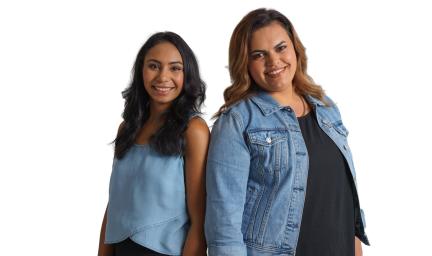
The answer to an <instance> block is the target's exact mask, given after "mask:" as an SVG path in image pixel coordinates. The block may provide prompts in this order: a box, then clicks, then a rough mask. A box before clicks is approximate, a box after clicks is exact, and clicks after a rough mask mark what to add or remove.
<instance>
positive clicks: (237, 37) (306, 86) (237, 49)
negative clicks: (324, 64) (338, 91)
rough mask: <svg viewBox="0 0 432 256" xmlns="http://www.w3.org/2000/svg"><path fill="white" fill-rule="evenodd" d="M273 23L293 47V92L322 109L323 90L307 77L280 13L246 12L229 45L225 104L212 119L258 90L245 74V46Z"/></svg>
mask: <svg viewBox="0 0 432 256" xmlns="http://www.w3.org/2000/svg"><path fill="white" fill-rule="evenodd" d="M274 21H277V22H279V23H280V24H281V25H282V27H283V28H285V30H286V31H287V33H288V36H289V38H290V39H291V42H292V44H293V46H294V51H295V54H296V58H297V69H296V72H295V74H294V78H293V86H294V90H295V91H296V92H297V93H298V94H300V95H302V96H306V95H311V96H313V97H315V98H317V99H319V100H321V101H323V102H324V103H325V104H326V105H328V103H327V102H326V101H325V100H324V95H325V93H324V90H323V89H322V88H321V86H319V85H317V84H315V83H314V81H313V79H312V78H311V77H310V76H309V75H308V74H307V57H306V51H305V47H304V46H303V44H302V42H301V41H300V38H299V37H298V35H297V32H296V31H295V29H294V26H293V25H292V23H291V22H290V21H289V20H288V18H287V17H285V16H284V15H283V14H282V13H280V12H278V11H276V10H272V9H264V8H260V9H256V10H253V11H251V12H249V13H248V14H247V15H246V16H245V17H243V19H242V20H241V21H240V22H239V24H238V25H237V27H236V28H235V29H234V31H233V33H232V35H231V40H230V44H229V65H228V68H229V72H230V76H231V82H232V84H231V86H229V87H228V88H226V89H225V91H224V99H225V104H223V105H222V107H221V108H220V109H219V111H218V112H217V113H216V114H215V115H214V117H218V116H219V115H220V114H222V113H223V112H224V111H225V110H226V109H227V108H229V107H230V106H232V105H233V104H235V103H237V102H239V101H240V100H242V99H245V98H247V97H249V96H251V95H252V94H254V93H255V92H256V91H257V90H258V88H259V87H258V85H257V84H256V83H255V81H254V80H253V79H252V77H251V76H250V74H249V70H248V62H249V51H250V49H249V45H250V41H251V38H252V34H253V32H255V31H256V30H258V29H260V28H262V27H265V26H267V25H269V24H270V23H272V22H274Z"/></svg>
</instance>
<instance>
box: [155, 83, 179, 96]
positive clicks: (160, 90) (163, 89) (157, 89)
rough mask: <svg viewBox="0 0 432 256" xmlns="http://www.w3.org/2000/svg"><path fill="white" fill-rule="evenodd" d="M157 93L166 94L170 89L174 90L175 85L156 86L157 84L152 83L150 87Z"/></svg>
mask: <svg viewBox="0 0 432 256" xmlns="http://www.w3.org/2000/svg"><path fill="white" fill-rule="evenodd" d="M151 88H152V89H153V90H154V91H155V92H156V93H157V94H158V95H166V94H168V93H169V92H170V91H172V90H174V89H175V87H167V86H157V85H152V87H151Z"/></svg>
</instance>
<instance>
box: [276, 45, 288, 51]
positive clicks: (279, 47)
mask: <svg viewBox="0 0 432 256" xmlns="http://www.w3.org/2000/svg"><path fill="white" fill-rule="evenodd" d="M285 49H286V45H281V46H278V47H277V48H276V50H277V51H278V52H281V51H283V50H285Z"/></svg>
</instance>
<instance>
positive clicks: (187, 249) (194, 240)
mask: <svg viewBox="0 0 432 256" xmlns="http://www.w3.org/2000/svg"><path fill="white" fill-rule="evenodd" d="M182 255H183V256H205V255H207V245H206V241H205V237H204V230H203V228H202V227H195V226H193V225H192V226H191V227H190V229H189V232H188V235H187V237H186V241H185V244H184V247H183V253H182Z"/></svg>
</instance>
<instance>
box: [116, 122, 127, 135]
mask: <svg viewBox="0 0 432 256" xmlns="http://www.w3.org/2000/svg"><path fill="white" fill-rule="evenodd" d="M124 125H125V123H124V121H122V122H121V123H120V125H119V127H118V129H117V134H119V133H120V131H121V130H122V129H123V127H124Z"/></svg>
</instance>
